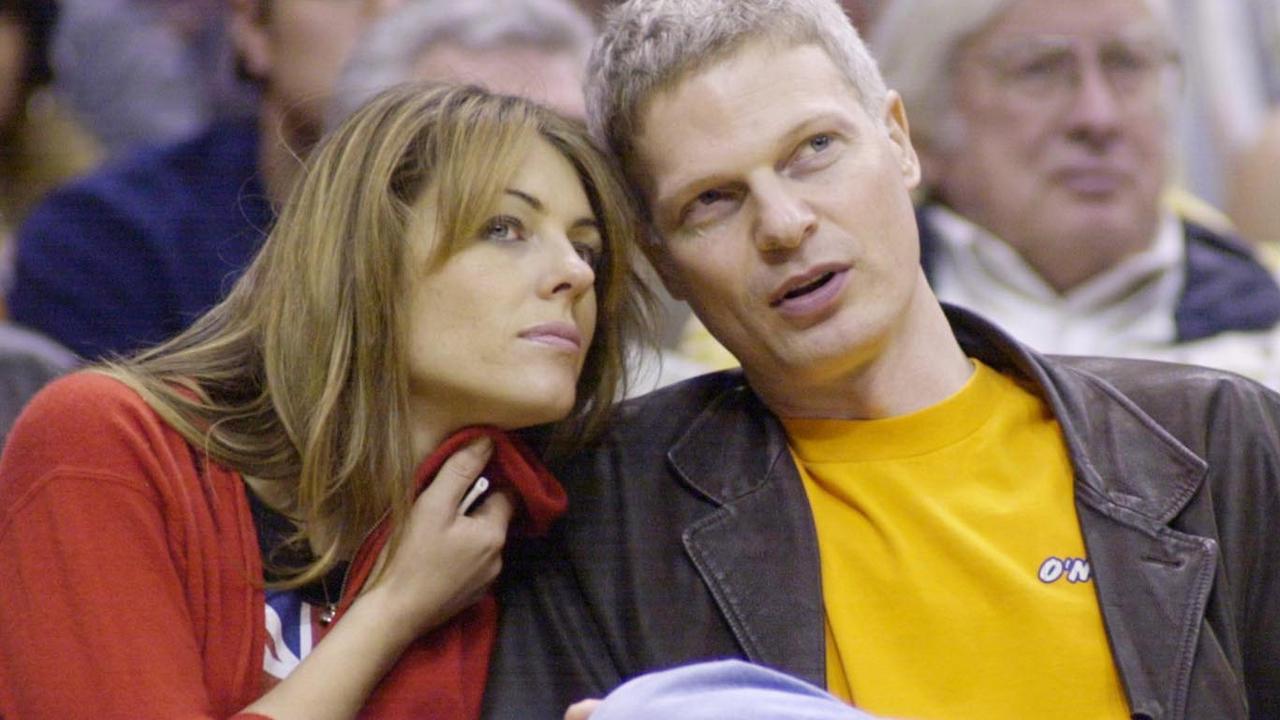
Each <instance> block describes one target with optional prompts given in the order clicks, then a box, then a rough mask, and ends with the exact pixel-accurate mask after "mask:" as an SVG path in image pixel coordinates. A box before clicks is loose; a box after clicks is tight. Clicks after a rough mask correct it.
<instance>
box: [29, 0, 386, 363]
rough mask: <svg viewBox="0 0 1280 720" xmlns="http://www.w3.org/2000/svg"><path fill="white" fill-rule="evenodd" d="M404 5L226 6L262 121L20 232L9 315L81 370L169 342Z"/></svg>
mask: <svg viewBox="0 0 1280 720" xmlns="http://www.w3.org/2000/svg"><path fill="white" fill-rule="evenodd" d="M398 4H399V0H342V1H339V2H335V1H334V0H274V1H273V0H231V5H230V7H231V10H230V12H231V17H230V25H229V30H230V34H231V37H232V40H233V41H234V44H235V48H236V52H237V57H238V64H239V66H240V68H241V70H242V71H243V72H244V73H245V74H246V75H247V76H248V77H249V78H252V79H253V80H254V81H255V82H256V84H257V85H258V89H259V93H260V99H259V102H258V106H257V112H256V116H255V117H254V118H251V119H242V120H234V119H232V120H220V121H218V122H215V123H214V124H212V125H210V126H209V127H208V128H206V129H205V130H203V131H202V132H201V133H199V134H198V135H196V136H194V137H193V138H191V139H188V140H184V141H181V142H179V143H176V144H172V145H163V146H155V147H149V148H145V149H142V150H140V151H138V152H137V153H135V154H132V155H130V156H128V157H125V158H122V159H120V160H119V161H118V162H115V163H113V164H111V165H109V166H107V167H104V168H103V169H102V170H100V171H99V172H97V173H95V174H93V175H91V176H89V177H87V178H85V179H83V180H82V181H79V182H77V183H74V184H72V185H70V186H68V187H66V188H63V189H61V190H59V191H58V192H56V193H54V194H53V195H51V196H50V197H49V198H48V200H47V201H46V202H44V203H43V204H42V205H41V206H40V207H39V208H37V209H36V210H35V211H34V212H33V213H32V215H31V217H30V218H29V219H28V220H27V222H26V223H25V224H24V225H23V227H22V228H21V229H20V231H19V233H18V238H17V252H16V258H15V278H14V286H13V288H12V290H11V291H10V293H9V307H10V310H11V313H12V316H13V317H14V318H15V319H17V320H19V321H21V322H24V323H26V324H28V325H30V326H32V327H34V328H36V329H38V330H41V331H43V332H45V333H47V334H48V335H50V336H52V337H53V338H54V339H56V340H58V341H60V342H62V343H63V344H65V345H67V346H68V347H70V348H71V349H72V350H74V351H75V352H77V353H78V354H80V355H82V356H84V357H86V358H97V357H102V356H104V355H109V354H114V353H126V352H129V351H131V350H134V349H137V348H139V347H142V346H145V345H150V344H153V343H156V342H158V341H161V340H164V339H166V338H169V337H171V336H173V335H174V334H176V333H177V332H178V331H180V330H182V329H183V328H185V327H186V326H187V325H188V324H189V323H190V322H191V321H192V320H193V319H195V318H196V317H197V316H199V315H200V314H201V313H202V312H203V311H204V310H206V309H207V308H209V307H210V306H212V305H213V304H214V303H215V302H216V301H217V300H219V299H220V298H221V297H222V296H223V294H224V292H225V291H226V290H227V289H228V288H230V286H231V283H232V282H233V281H234V279H235V277H236V276H237V275H238V274H239V273H240V272H241V271H242V270H243V268H244V267H245V266H246V265H247V264H248V261H249V260H250V258H251V257H252V256H253V255H254V253H255V252H256V251H257V249H258V247H259V246H260V245H261V242H262V239H263V237H264V233H265V232H266V230H267V227H268V226H269V225H270V223H271V221H272V218H273V210H272V206H271V200H272V199H279V198H281V197H283V196H284V194H285V193H286V192H287V190H288V187H289V185H290V182H291V180H292V177H293V174H294V173H295V172H296V171H297V168H298V165H299V157H300V156H301V155H303V154H305V153H306V151H307V150H308V149H309V148H310V147H311V146H312V144H313V143H314V142H315V141H316V139H318V138H319V136H320V132H321V128H322V123H323V108H324V106H325V103H326V102H327V100H328V96H329V93H330V91H331V90H332V85H333V82H334V79H335V78H336V76H337V74H338V71H339V69H340V68H341V66H342V63H343V62H344V61H345V60H346V58H347V55H348V53H349V52H350V50H351V48H352V47H353V46H354V45H355V43H356V39H357V38H358V36H359V35H360V33H361V32H362V31H363V30H364V28H365V26H366V24H367V23H368V22H369V21H370V20H371V19H373V18H374V17H376V16H378V15H379V14H381V13H382V12H385V11H386V10H388V9H391V8H392V7H394V6H396V5H398Z"/></svg>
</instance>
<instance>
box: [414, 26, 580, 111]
mask: <svg viewBox="0 0 1280 720" xmlns="http://www.w3.org/2000/svg"><path fill="white" fill-rule="evenodd" d="M582 73H583V60H582V59H580V58H577V57H574V56H573V55H571V54H569V53H568V52H565V51H559V50H548V49H545V48H540V47H534V46H531V45H520V44H510V43H507V44H506V45H504V46H502V47H496V48H490V49H487V50H471V49H467V48H462V47H459V46H457V45H453V44H450V43H433V44H432V46H431V47H430V48H428V50H427V51H426V52H425V53H424V54H423V55H422V57H421V58H419V60H418V64H417V67H416V76H417V77H421V78H425V79H430V80H435V81H438V82H460V83H475V84H477V85H482V86H484V87H486V88H488V89H490V90H492V91H494V92H498V93H504V94H508V95H519V96H522V97H527V98H529V99H531V100H534V101H535V102H539V103H541V104H543V105H546V106H547V107H549V108H551V109H553V110H555V111H556V112H559V113H561V114H563V115H567V116H569V117H572V118H577V119H579V120H582V119H584V118H585V116H586V108H585V101H584V100H583V97H582Z"/></svg>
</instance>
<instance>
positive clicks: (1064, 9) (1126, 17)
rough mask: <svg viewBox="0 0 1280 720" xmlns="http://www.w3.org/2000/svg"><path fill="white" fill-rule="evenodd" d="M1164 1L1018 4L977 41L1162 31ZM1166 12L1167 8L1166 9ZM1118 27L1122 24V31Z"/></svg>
mask: <svg viewBox="0 0 1280 720" xmlns="http://www.w3.org/2000/svg"><path fill="white" fill-rule="evenodd" d="M1162 6H1163V5H1162V0H1072V2H1069V3H1063V2H1061V0H1016V1H1015V2H1012V3H1009V4H1008V5H1007V6H1006V7H1005V8H1004V10H1002V11H1001V12H999V13H997V14H996V15H995V16H994V17H993V18H992V19H991V21H990V22H989V23H987V25H986V27H985V28H984V29H983V31H981V32H979V33H978V36H977V37H978V38H982V37H984V36H985V37H986V38H988V39H990V38H994V37H998V36H1007V35H1029V34H1063V33H1068V32H1071V31H1073V30H1090V29H1092V30H1098V31H1117V30H1125V29H1128V27H1127V26H1129V25H1132V24H1138V25H1142V26H1144V27H1147V26H1149V29H1150V30H1151V31H1153V32H1154V31H1157V30H1159V29H1160V28H1161V26H1162V23H1161V21H1160V19H1161V18H1162V17H1166V16H1164V15H1162V14H1160V13H1159V12H1157V11H1156V9H1155V8H1157V7H1162ZM1166 9H1167V8H1166ZM1118 23H1123V24H1124V25H1125V26H1124V27H1122V26H1120V25H1119V24H1118Z"/></svg>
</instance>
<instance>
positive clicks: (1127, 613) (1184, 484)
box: [948, 308, 1218, 719]
mask: <svg viewBox="0 0 1280 720" xmlns="http://www.w3.org/2000/svg"><path fill="white" fill-rule="evenodd" d="M948 314H949V315H950V316H951V319H952V323H953V325H955V326H957V327H956V329H957V335H958V336H959V337H960V338H961V341H962V344H963V345H964V346H965V349H966V351H967V352H969V353H970V354H971V355H974V356H976V357H979V358H980V359H982V360H983V361H984V362H989V364H993V367H997V368H999V369H1001V370H1002V371H1003V372H1006V373H1010V374H1013V375H1015V376H1017V375H1021V376H1022V377H1024V378H1028V379H1030V380H1031V381H1032V382H1033V383H1034V384H1035V385H1036V386H1038V391H1039V392H1040V393H1041V395H1042V397H1044V399H1045V401H1046V402H1048V403H1049V405H1050V407H1051V408H1052V411H1053V415H1054V417H1056V418H1057V420H1058V422H1059V424H1060V425H1061V427H1062V434H1063V437H1064V439H1065V441H1066V444H1067V449H1068V451H1069V453H1070V455H1071V461H1072V464H1073V466H1074V468H1075V475H1076V483H1075V485H1076V512H1077V515H1078V517H1079V522H1080V529H1081V533H1082V535H1083V537H1084V542H1085V547H1086V550H1087V552H1088V555H1089V565H1090V569H1091V571H1092V575H1093V578H1094V588H1095V590H1096V592H1097V594H1098V604H1099V607H1100V608H1101V610H1102V617H1103V622H1104V624H1105V625H1106V630H1107V637H1108V639H1109V640H1110V643H1111V651H1112V656H1113V657H1114V658H1115V661H1116V666H1117V668H1118V669H1119V671H1120V675H1121V680H1122V682H1123V683H1124V686H1125V688H1126V692H1127V694H1128V698H1129V704H1130V710H1131V711H1132V713H1133V714H1134V716H1135V717H1149V718H1153V719H1154V718H1161V719H1165V718H1168V719H1175V718H1177V719H1180V718H1183V717H1185V711H1186V705H1187V695H1188V688H1189V686H1190V675H1191V669H1192V666H1193V664H1194V661H1195V658H1196V655H1197V652H1198V649H1199V645H1200V632H1201V628H1202V627H1203V626H1204V617H1205V608H1206V604H1207V603H1208V600H1209V595H1210V591H1211V590H1212V587H1213V579H1214V573H1215V569H1216V567H1217V564H1218V562H1217V545H1216V543H1215V542H1214V541H1213V540H1211V539H1209V538H1205V537H1200V536H1197V535H1191V534H1187V533H1184V532H1180V531H1178V530H1177V529H1175V528H1174V527H1172V526H1171V523H1172V521H1173V520H1174V519H1175V518H1177V517H1178V516H1179V515H1180V514H1182V513H1184V512H1187V511H1188V508H1189V506H1190V505H1192V504H1193V503H1203V502H1206V499H1205V495H1204V494H1203V493H1201V492H1200V490H1201V486H1202V485H1203V484H1204V481H1205V475H1206V472H1207V466H1206V463H1205V461H1204V460H1203V459H1201V458H1200V457H1199V456H1197V455H1196V454H1195V453H1193V452H1191V451H1190V450H1189V449H1187V448H1186V447H1184V446H1183V445H1182V444H1181V443H1179V442H1178V441H1177V440H1176V439H1174V438H1173V437H1172V436H1170V435H1169V434H1168V433H1167V432H1166V431H1165V430H1164V429H1162V428H1161V427H1160V426H1159V425H1157V424H1156V422H1155V421H1154V420H1152V419H1151V418H1150V417H1149V416H1147V415H1146V414H1145V413H1144V412H1142V410H1141V409H1139V408H1138V407H1137V406H1135V405H1134V404H1133V403H1132V401H1130V400H1129V399H1128V398H1125V397H1123V396H1121V395H1120V394H1119V393H1118V392H1116V391H1115V390H1114V389H1113V388H1111V387H1110V386H1109V385H1107V384H1105V383H1104V382H1103V381H1102V380H1100V379H1099V378H1097V377H1095V376H1093V375H1090V374H1087V373H1086V372H1081V371H1079V370H1077V369H1074V368H1072V367H1070V366H1068V365H1064V364H1061V363H1045V362H1044V361H1043V359H1042V358H1040V357H1037V356H1034V355H1032V354H1030V353H1028V352H1027V351H1026V350H1025V349H1024V348H1022V347H1021V346H1019V345H1017V344H1016V343H1014V342H1013V341H1011V340H1009V339H1008V338H1007V337H1005V336H1004V335H1003V334H1002V333H1000V332H999V331H998V330H996V329H995V328H994V327H992V326H990V325H988V324H987V323H986V322H985V321H982V320H981V319H979V318H977V317H976V316H973V315H972V314H970V313H967V312H964V311H958V310H957V309H955V308H948ZM962 329H963V332H961V330H962ZM1086 362H1087V361H1086ZM1082 364H1083V363H1082Z"/></svg>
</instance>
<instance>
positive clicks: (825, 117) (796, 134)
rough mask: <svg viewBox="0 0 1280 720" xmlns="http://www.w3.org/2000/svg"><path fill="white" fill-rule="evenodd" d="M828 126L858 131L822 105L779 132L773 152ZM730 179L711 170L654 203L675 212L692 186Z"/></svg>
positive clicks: (702, 186)
mask: <svg viewBox="0 0 1280 720" xmlns="http://www.w3.org/2000/svg"><path fill="white" fill-rule="evenodd" d="M823 127H829V128H833V129H835V130H839V131H841V132H843V133H846V134H848V135H854V134H855V133H857V131H858V128H857V126H856V125H855V124H854V123H853V122H850V120H849V118H848V116H847V114H846V113H845V112H842V111H840V110H831V109H825V108H824V109H822V110H818V111H816V112H814V113H813V114H812V115H809V116H808V117H806V118H804V119H802V120H800V121H799V122H797V123H795V124H794V125H792V126H791V127H789V128H787V129H786V130H785V131H783V132H782V133H780V134H779V135H778V140H777V143H776V144H777V148H776V150H775V152H776V153H784V152H786V151H787V150H790V149H791V146H793V145H794V144H795V143H797V142H799V141H800V140H801V139H803V138H804V136H806V135H808V134H810V133H813V132H816V131H817V130H819V129H820V128H823ZM728 180H729V176H728V175H726V174H724V173H713V174H711V175H706V176H704V177H700V178H694V179H692V180H689V181H687V182H682V183H681V184H680V185H679V186H677V187H676V188H674V189H673V190H671V191H670V192H665V193H661V194H659V195H658V197H657V198H656V199H655V202H654V207H655V208H657V209H658V210H659V212H660V213H661V214H662V215H664V216H665V215H669V214H671V213H678V212H679V211H680V209H681V208H682V207H683V205H684V204H685V203H686V202H688V200H689V199H691V196H693V195H696V193H694V192H693V191H694V190H697V191H698V192H702V191H703V190H704V189H708V188H714V187H717V186H719V185H721V184H723V183H725V182H726V181H728ZM672 203H677V204H678V207H670V205H671V204H672ZM671 220H674V218H666V217H659V218H658V221H659V222H660V223H661V222H669V221H671Z"/></svg>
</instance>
